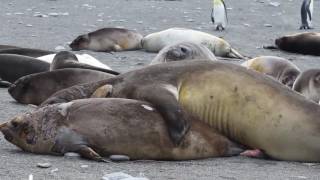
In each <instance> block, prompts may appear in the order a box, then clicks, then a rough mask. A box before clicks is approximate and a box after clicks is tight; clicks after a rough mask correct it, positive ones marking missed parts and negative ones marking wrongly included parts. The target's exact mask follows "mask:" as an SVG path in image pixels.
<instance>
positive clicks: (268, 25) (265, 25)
mask: <svg viewBox="0 0 320 180" xmlns="http://www.w3.org/2000/svg"><path fill="white" fill-rule="evenodd" d="M263 26H264V27H272V25H271V24H264V25H263Z"/></svg>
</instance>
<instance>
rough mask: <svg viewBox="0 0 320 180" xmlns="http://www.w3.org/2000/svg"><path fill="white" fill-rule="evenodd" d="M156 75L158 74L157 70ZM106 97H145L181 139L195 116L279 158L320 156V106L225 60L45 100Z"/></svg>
mask: <svg viewBox="0 0 320 180" xmlns="http://www.w3.org/2000/svg"><path fill="white" fill-rule="evenodd" d="M155 75H156V76H155ZM97 91H103V92H102V93H101V94H102V95H105V96H101V97H121V98H129V99H139V100H144V101H147V102H149V103H151V104H152V105H153V106H154V107H155V108H156V109H157V110H158V111H159V112H160V113H161V115H162V117H163V118H164V120H165V122H166V124H167V126H168V131H169V135H170V137H171V139H172V141H173V142H174V143H175V144H179V142H181V140H183V137H184V134H185V133H187V132H188V127H189V125H190V119H189V118H190V117H195V118H197V119H199V120H201V121H203V122H206V123H207V124H208V125H209V126H212V127H213V128H215V129H217V130H218V131H219V132H220V133H222V134H223V135H226V136H227V137H228V138H230V139H231V140H234V141H236V142H238V143H240V144H243V145H246V146H248V147H249V148H251V149H260V150H262V151H263V152H265V153H266V154H267V155H268V156H270V157H271V158H274V159H278V160H289V161H304V162H320V154H319V152H320V120H319V116H320V106H319V105H318V104H315V103H313V102H311V101H309V100H307V99H306V98H304V97H303V96H301V95H300V94H298V93H296V92H294V91H292V90H291V89H289V88H287V87H285V86H283V85H281V84H280V83H278V82H276V81H274V80H273V79H271V78H269V77H267V76H264V75H262V74H261V73H258V72H255V71H248V70H247V69H246V68H244V67H242V66H239V65H236V64H232V63H226V62H220V61H199V60H190V61H184V62H181V61H177V62H168V63H163V64H157V65H153V66H148V67H145V68H142V69H138V70H135V71H130V72H127V73H124V74H121V75H119V76H116V77H113V78H110V79H107V80H102V81H99V82H95V83H91V84H83V85H77V86H73V87H70V88H68V89H65V90H62V91H59V92H57V93H55V94H54V95H53V96H51V97H50V98H49V99H48V100H47V101H46V102H44V103H43V105H45V104H50V103H55V102H68V101H70V100H73V99H80V98H88V97H90V96H92V95H93V94H97V93H96V92H97Z"/></svg>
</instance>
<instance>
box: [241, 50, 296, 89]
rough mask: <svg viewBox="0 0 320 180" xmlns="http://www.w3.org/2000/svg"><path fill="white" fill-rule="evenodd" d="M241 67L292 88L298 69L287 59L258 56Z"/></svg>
mask: <svg viewBox="0 0 320 180" xmlns="http://www.w3.org/2000/svg"><path fill="white" fill-rule="evenodd" d="M241 65H242V66H244V67H246V68H248V69H252V70H255V71H258V72H260V73H263V74H266V75H268V76H270V77H272V78H274V79H276V80H277V81H279V82H280V83H282V84H284V85H286V86H288V87H290V88H292V86H293V82H294V81H295V80H296V78H297V76H298V75H299V74H300V72H301V71H300V69H299V68H298V67H297V66H296V65H295V64H293V63H292V62H290V61H289V60H287V59H284V58H280V57H276V56H260V57H256V58H253V59H250V60H247V61H245V62H243V63H242V64H241Z"/></svg>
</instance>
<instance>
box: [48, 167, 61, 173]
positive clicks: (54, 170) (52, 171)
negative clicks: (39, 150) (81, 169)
mask: <svg viewBox="0 0 320 180" xmlns="http://www.w3.org/2000/svg"><path fill="white" fill-rule="evenodd" d="M57 171H59V169H58V168H54V169H52V170H51V171H50V172H51V173H54V172H57Z"/></svg>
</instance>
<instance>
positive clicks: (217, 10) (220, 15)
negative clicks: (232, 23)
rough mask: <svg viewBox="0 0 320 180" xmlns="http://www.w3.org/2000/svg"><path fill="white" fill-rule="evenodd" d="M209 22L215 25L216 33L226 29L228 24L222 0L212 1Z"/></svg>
mask: <svg viewBox="0 0 320 180" xmlns="http://www.w3.org/2000/svg"><path fill="white" fill-rule="evenodd" d="M211 21H212V23H213V24H214V25H215V29H216V30H217V31H222V30H224V29H225V28H226V26H227V23H228V15H227V8H226V4H225V3H224V0H213V7H212V10H211Z"/></svg>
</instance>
